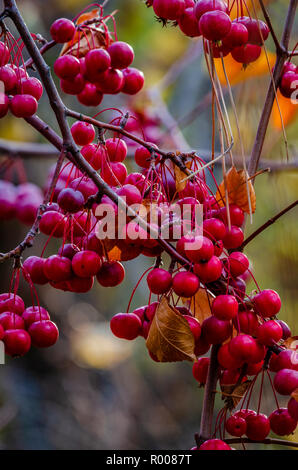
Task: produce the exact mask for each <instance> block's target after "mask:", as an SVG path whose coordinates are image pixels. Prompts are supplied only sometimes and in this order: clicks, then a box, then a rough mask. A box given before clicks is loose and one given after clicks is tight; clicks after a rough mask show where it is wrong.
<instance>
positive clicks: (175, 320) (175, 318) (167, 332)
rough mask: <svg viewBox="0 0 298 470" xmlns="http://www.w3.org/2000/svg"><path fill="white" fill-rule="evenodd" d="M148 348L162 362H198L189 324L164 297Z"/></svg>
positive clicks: (156, 314) (154, 319)
mask: <svg viewBox="0 0 298 470" xmlns="http://www.w3.org/2000/svg"><path fill="white" fill-rule="evenodd" d="M146 346H147V348H148V350H149V351H150V352H151V353H153V354H154V355H155V356H156V357H157V359H158V360H159V361H160V362H178V361H185V360H186V361H195V360H196V356H195V354H194V348H195V341H194V336H193V334H192V332H191V330H190V328H189V325H188V322H187V320H186V319H185V318H184V317H183V315H181V314H180V313H179V312H177V311H176V310H175V309H174V308H173V307H171V306H170V305H169V303H168V300H167V299H166V297H162V299H161V302H160V304H159V306H158V308H157V310H156V313H155V316H154V318H153V321H152V324H151V327H150V330H149V334H148V338H147V341H146Z"/></svg>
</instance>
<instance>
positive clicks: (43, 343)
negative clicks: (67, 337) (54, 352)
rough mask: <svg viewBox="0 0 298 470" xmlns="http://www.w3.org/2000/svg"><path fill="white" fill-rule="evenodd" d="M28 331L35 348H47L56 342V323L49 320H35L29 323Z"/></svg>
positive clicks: (57, 333) (57, 332)
mask: <svg viewBox="0 0 298 470" xmlns="http://www.w3.org/2000/svg"><path fill="white" fill-rule="evenodd" d="M28 332H29V334H30V336H31V341H32V344H33V346H36V347H37V348H49V347H50V346H53V345H54V344H55V343H56V342H57V340H58V337H59V331H58V328H57V326H56V324H55V323H53V322H52V321H50V320H38V321H35V322H34V323H32V324H31V325H30V327H29V329H28Z"/></svg>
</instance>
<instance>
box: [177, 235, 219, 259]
mask: <svg viewBox="0 0 298 470" xmlns="http://www.w3.org/2000/svg"><path fill="white" fill-rule="evenodd" d="M184 250H185V254H186V256H187V257H188V259H189V260H190V261H192V262H193V263H199V262H205V261H209V260H210V259H211V258H212V256H213V254H214V247H213V243H212V241H211V240H209V238H207V237H202V236H196V237H194V238H191V239H190V240H189V241H188V242H187V243H186V245H185V247H184Z"/></svg>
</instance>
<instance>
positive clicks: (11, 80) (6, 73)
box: [0, 65, 17, 94]
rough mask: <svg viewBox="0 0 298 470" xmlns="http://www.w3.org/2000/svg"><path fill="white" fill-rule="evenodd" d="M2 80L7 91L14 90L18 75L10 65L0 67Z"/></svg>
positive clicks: (0, 79) (0, 78)
mask: <svg viewBox="0 0 298 470" xmlns="http://www.w3.org/2000/svg"><path fill="white" fill-rule="evenodd" d="M0 81H1V82H3V84H4V90H5V93H7V94H8V93H9V92H10V91H13V90H14V88H15V87H16V84H17V76H16V73H15V71H14V70H13V68H12V67H10V66H9V65H3V66H2V67H0Z"/></svg>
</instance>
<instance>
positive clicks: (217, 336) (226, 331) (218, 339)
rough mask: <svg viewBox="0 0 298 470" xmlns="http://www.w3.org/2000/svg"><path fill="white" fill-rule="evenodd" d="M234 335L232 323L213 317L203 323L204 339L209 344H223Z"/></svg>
mask: <svg viewBox="0 0 298 470" xmlns="http://www.w3.org/2000/svg"><path fill="white" fill-rule="evenodd" d="M231 334H232V326H231V324H230V322H228V321H223V320H218V318H216V317H214V316H211V317H209V318H206V320H204V321H203V323H202V337H203V339H204V340H206V341H207V342H208V343H209V344H220V343H223V342H224V341H225V340H226V339H228V338H229V336H230V335H231Z"/></svg>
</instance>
